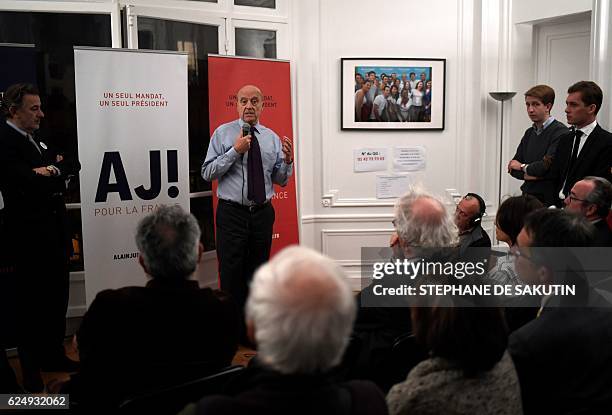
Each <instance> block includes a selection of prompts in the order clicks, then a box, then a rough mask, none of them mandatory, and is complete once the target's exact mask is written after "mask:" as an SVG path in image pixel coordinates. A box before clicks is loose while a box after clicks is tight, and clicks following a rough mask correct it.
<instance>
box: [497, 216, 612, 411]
mask: <svg viewBox="0 0 612 415" xmlns="http://www.w3.org/2000/svg"><path fill="white" fill-rule="evenodd" d="M592 237H593V227H592V225H590V224H589V223H588V222H587V221H586V220H585V219H584V218H582V217H579V216H577V215H573V214H570V213H568V212H565V211H563V210H558V209H554V210H550V209H541V210H537V211H535V212H532V213H531V214H530V215H529V216H528V217H527V218H526V219H525V226H524V227H523V229H522V230H521V232H520V233H519V236H518V238H517V252H516V264H515V265H516V270H517V272H518V274H519V277H520V278H521V280H523V281H524V282H525V283H527V284H538V285H542V286H550V285H551V284H564V286H565V284H567V285H570V286H574V287H575V290H576V293H575V295H572V294H568V295H554V293H553V294H552V295H547V296H544V297H543V298H542V302H541V304H542V306H541V308H540V313H539V316H538V318H536V319H535V320H533V321H531V322H530V323H528V324H526V325H525V326H523V327H521V328H520V329H518V330H516V331H515V332H514V333H512V334H511V335H510V340H509V345H508V350H509V351H510V354H511V355H512V358H513V360H514V363H515V365H516V369H517V372H518V375H519V380H520V384H521V395H522V399H523V409H524V411H525V414H544V413H546V414H603V413H609V411H610V408H611V407H612V387H611V385H612V347H611V345H612V308H610V307H611V305H610V304H609V303H607V302H606V301H605V300H604V299H603V298H602V297H601V295H600V294H599V293H598V292H597V291H596V290H594V289H592V288H591V287H590V286H589V285H588V283H587V282H586V280H585V278H584V275H583V272H582V270H581V268H580V266H579V264H578V262H577V260H576V258H575V256H574V255H573V253H574V252H576V249H569V248H566V247H587V246H589V245H590V243H591V242H590V241H591V239H592Z"/></svg>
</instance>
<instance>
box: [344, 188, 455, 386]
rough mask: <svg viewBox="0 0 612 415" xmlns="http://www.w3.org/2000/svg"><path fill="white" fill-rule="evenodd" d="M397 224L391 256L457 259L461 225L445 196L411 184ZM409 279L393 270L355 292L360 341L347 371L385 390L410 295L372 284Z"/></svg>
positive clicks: (406, 325) (406, 327) (407, 326)
mask: <svg viewBox="0 0 612 415" xmlns="http://www.w3.org/2000/svg"><path fill="white" fill-rule="evenodd" d="M393 226H394V227H395V232H394V233H393V235H392V236H391V241H390V245H391V247H392V248H393V257H394V258H393V259H400V260H404V259H405V260H407V261H419V260H421V259H422V260H426V261H427V260H436V261H452V260H454V259H456V256H457V254H458V243H459V237H458V233H459V231H458V229H457V226H456V225H455V223H454V220H453V217H452V216H451V214H450V213H449V212H448V210H447V209H446V206H445V204H444V202H442V200H440V199H439V198H437V197H436V196H433V195H431V194H429V193H427V192H425V191H421V190H418V189H413V190H411V191H409V192H408V193H406V194H405V195H403V196H402V197H400V198H399V199H398V200H397V202H396V204H395V213H394V219H393ZM413 281H418V278H415V279H414V280H413ZM405 282H406V280H405V279H404V278H397V276H394V275H391V276H389V277H385V278H383V279H381V280H375V281H373V282H372V283H371V284H370V285H368V286H367V287H365V288H363V290H362V291H361V292H360V293H359V294H358V295H357V304H358V307H359V308H358V312H357V319H356V322H355V327H354V331H353V337H354V338H355V341H356V342H357V343H359V344H360V345H361V346H360V348H359V349H360V350H359V356H358V357H357V358H356V359H355V361H354V362H348V361H345V362H343V368H344V369H345V370H346V371H347V372H348V374H347V376H348V377H350V378H354V379H355V378H356V379H371V380H373V381H374V382H375V383H376V384H377V385H378V386H379V387H381V388H382V389H383V390H386V389H388V388H389V387H391V386H392V384H393V383H392V382H390V379H388V374H387V371H386V362H387V359H388V356H389V353H390V351H391V348H392V346H393V344H394V343H395V342H396V340H397V339H398V338H400V337H401V336H405V335H408V334H410V333H411V331H412V325H411V321H410V309H409V308H408V307H409V305H410V298H408V297H405V296H397V295H396V296H390V295H385V296H381V295H376V294H375V293H374V290H375V288H374V287H376V286H377V285H381V284H382V285H383V286H385V287H396V286H397V285H398V284H402V283H405ZM407 369H409V368H407Z"/></svg>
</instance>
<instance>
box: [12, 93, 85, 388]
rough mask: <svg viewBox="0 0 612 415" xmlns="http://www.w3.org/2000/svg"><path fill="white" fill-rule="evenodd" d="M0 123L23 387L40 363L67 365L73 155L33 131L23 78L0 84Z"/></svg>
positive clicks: (30, 98)
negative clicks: (0, 90) (67, 200)
mask: <svg viewBox="0 0 612 415" xmlns="http://www.w3.org/2000/svg"><path fill="white" fill-rule="evenodd" d="M2 113H3V115H4V116H5V117H6V121H5V122H4V121H3V122H0V191H1V192H2V196H3V199H4V205H5V206H4V215H5V219H6V224H7V229H6V232H5V234H4V235H2V237H3V238H7V240H8V241H10V243H11V244H13V245H14V246H15V255H16V260H15V263H16V273H17V279H18V283H17V285H18V288H17V291H18V292H17V293H16V297H17V304H19V307H18V309H17V310H14V311H15V313H14V315H13V318H20V321H19V325H18V327H19V333H18V342H19V356H20V360H21V366H22V371H23V378H24V385H23V386H24V387H25V389H26V390H29V391H32V392H36V391H41V390H42V389H43V384H42V379H41V376H40V370H41V369H42V370H45V371H73V370H75V369H76V367H77V365H76V362H74V361H72V360H69V359H68V358H67V357H66V355H65V352H64V345H63V341H64V334H65V329H66V326H65V325H66V320H65V318H66V310H67V307H68V294H69V273H68V253H69V243H70V240H69V237H68V235H67V229H66V228H67V224H66V206H65V204H64V199H63V192H64V191H65V186H66V184H65V180H66V178H67V177H68V176H69V175H71V174H74V173H76V172H77V171H78V169H79V164H78V162H71V161H70V159H69V158H64V156H63V155H62V154H60V153H58V152H57V151H56V150H55V149H54V148H53V146H52V145H51V144H50V143H45V142H44V141H42V140H41V139H40V138H38V137H36V135H35V132H36V130H38V128H39V127H40V122H41V120H42V118H43V117H44V114H43V112H42V109H41V102H40V97H39V94H38V91H37V89H36V88H35V87H34V86H33V85H30V84H16V85H11V86H10V87H8V88H7V90H6V92H5V93H4V96H3V99H2Z"/></svg>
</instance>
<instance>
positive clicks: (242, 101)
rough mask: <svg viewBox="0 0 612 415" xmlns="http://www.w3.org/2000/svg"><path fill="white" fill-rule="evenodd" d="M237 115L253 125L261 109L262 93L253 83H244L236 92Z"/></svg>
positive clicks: (257, 119)
mask: <svg viewBox="0 0 612 415" xmlns="http://www.w3.org/2000/svg"><path fill="white" fill-rule="evenodd" d="M236 99H237V101H238V104H237V107H238V115H239V116H240V118H241V119H242V121H244V122H246V123H248V124H251V125H255V124H257V122H258V121H259V117H260V115H261V111H262V109H263V94H262V93H261V90H260V89H259V88H258V87H256V86H255V85H245V86H243V87H242V88H240V90H239V91H238V93H237V94H236Z"/></svg>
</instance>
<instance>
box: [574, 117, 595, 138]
mask: <svg viewBox="0 0 612 415" xmlns="http://www.w3.org/2000/svg"><path fill="white" fill-rule="evenodd" d="M595 127H597V120H595V121H593V122H592V123H590V124H589V125H585V126H584V127H582V128H578V130H580V131H582V135H583V136H584V137H588V136H589V135H590V134H591V133H592V132H593V130H594V129H595Z"/></svg>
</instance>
